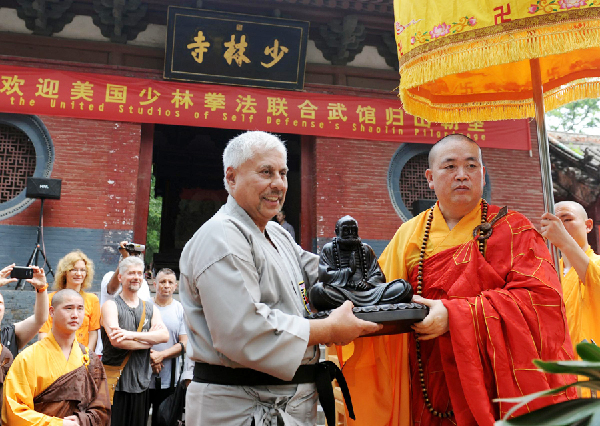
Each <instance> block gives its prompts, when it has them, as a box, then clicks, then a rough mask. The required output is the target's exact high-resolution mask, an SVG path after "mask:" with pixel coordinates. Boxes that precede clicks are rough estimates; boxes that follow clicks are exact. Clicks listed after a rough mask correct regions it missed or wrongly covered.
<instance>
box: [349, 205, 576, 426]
mask: <svg viewBox="0 0 600 426" xmlns="http://www.w3.org/2000/svg"><path fill="white" fill-rule="evenodd" d="M497 212H498V208H497V207H495V206H489V208H488V219H489V220H491V219H492V218H493V217H494V216H495V215H496V214H497ZM428 213H429V212H428V211H427V212H424V213H422V214H421V215H419V216H417V217H416V218H414V219H412V220H410V221H408V222H407V223H405V224H404V225H402V227H401V228H400V229H399V230H398V232H397V233H396V235H395V236H394V238H393V240H392V241H391V242H390V244H389V245H388V247H387V248H386V250H385V251H384V253H383V254H382V256H381V258H380V264H381V266H382V269H383V272H384V273H385V275H386V278H387V280H388V281H391V280H393V279H398V278H403V279H407V280H408V281H409V282H410V283H411V284H412V285H413V287H414V288H415V289H416V281H417V280H416V271H417V268H416V266H417V264H418V262H419V252H420V246H421V243H422V240H423V234H424V229H425V224H426V221H427V215H428ZM480 215H481V209H480V206H478V207H476V208H475V209H474V210H473V211H471V212H470V213H469V214H467V215H466V216H465V217H463V218H462V220H461V221H460V222H459V223H458V224H457V225H456V226H455V227H454V228H453V229H452V230H449V229H448V226H447V225H446V222H445V220H444V218H443V216H442V214H441V212H440V210H439V207H437V205H436V207H435V209H434V219H433V223H432V226H431V231H430V237H429V239H428V242H427V247H426V252H425V262H424V289H423V294H422V296H423V297H425V298H430V299H442V300H444V306H445V307H446V308H447V309H448V316H449V327H450V332H449V333H445V334H444V335H443V336H440V337H439V338H437V339H434V340H432V341H428V342H422V343H421V352H422V357H423V361H424V365H425V376H426V383H427V388H428V390H429V394H430V399H431V402H432V404H433V406H434V408H435V409H437V410H440V411H446V410H448V409H453V410H454V412H455V417H454V418H452V419H451V420H442V419H438V418H433V417H432V415H431V414H430V413H429V412H428V410H427V409H426V408H425V405H424V402H423V396H422V391H421V387H420V383H419V380H418V371H417V368H416V354H415V348H414V335H413V334H412V333H411V334H404V335H398V336H382V337H376V338H363V339H357V340H356V341H355V342H354V344H355V351H354V355H353V356H352V357H351V358H350V359H349V360H347V362H346V364H345V365H344V375H345V376H346V380H347V381H348V384H349V387H350V390H351V393H352V401H353V404H354V411H355V412H356V417H357V421H356V422H350V423H349V424H354V425H369V426H383V425H390V426H392V425H393V426H396V425H403V426H404V425H411V424H420V425H446V424H447V425H450V424H459V425H492V424H493V422H494V420H495V419H498V418H499V417H500V416H501V415H503V414H504V413H505V412H506V411H507V410H508V409H509V408H510V406H509V405H508V404H505V403H503V404H497V403H492V402H491V401H492V399H494V398H498V397H500V398H507V397H515V396H521V395H524V394H528V393H531V392H535V391H540V390H543V389H549V388H552V387H557V386H560V385H562V384H564V383H566V380H567V379H565V378H564V377H560V376H555V375H544V374H542V373H540V372H538V371H537V370H536V369H535V367H534V365H533V364H532V363H531V360H532V359H534V358H541V359H545V360H549V359H570V358H571V353H572V352H571V344H570V340H569V336H568V332H567V328H566V321H565V319H564V304H563V302H562V297H561V292H560V285H559V283H558V277H557V276H556V272H555V271H554V268H553V266H552V264H551V262H550V260H549V253H548V251H547V249H546V247H545V245H544V242H543V240H542V238H541V236H540V235H539V233H538V232H537V231H536V230H535V229H534V228H533V226H532V225H531V223H530V222H529V221H528V220H527V219H526V218H525V217H524V216H522V215H521V214H519V213H516V212H509V215H508V216H507V217H506V218H504V219H501V220H500V221H498V223H497V224H496V225H495V226H494V232H493V234H492V237H490V239H489V240H488V243H487V251H486V258H485V259H484V258H483V257H482V256H481V254H480V253H479V251H478V246H477V243H476V241H475V240H474V239H473V236H472V232H473V229H474V228H475V226H477V225H478V224H479V223H480V221H481V219H480V218H481V216H480ZM569 379H570V378H569ZM411 383H412V389H411ZM570 395H572V396H574V393H570ZM563 399H565V394H561V395H558V396H556V397H555V398H553V399H547V400H545V401H543V402H540V401H536V402H533V403H530V404H529V405H528V406H527V407H525V408H523V409H522V410H520V411H519V414H520V413H523V412H526V411H527V410H530V409H535V408H539V407H540V406H541V404H548V403H550V402H553V401H560V400H563ZM450 401H451V402H450Z"/></svg>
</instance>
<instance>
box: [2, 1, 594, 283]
mask: <svg viewBox="0 0 600 426" xmlns="http://www.w3.org/2000/svg"><path fill="white" fill-rule="evenodd" d="M215 22H217V23H216V24H215ZM400 30H401V28H399V27H398V26H397V25H395V23H394V18H393V10H392V0H257V1H252V2H248V1H242V0H205V1H203V0H198V1H180V2H169V1H168V0H120V1H116V0H63V1H60V2H41V3H40V2H38V1H37V0H18V1H16V0H0V241H2V250H0V265H6V264H10V263H13V262H15V263H16V264H18V265H23V264H25V263H26V262H27V260H28V258H29V257H30V256H31V254H32V251H33V249H34V247H35V244H36V232H37V229H38V223H39V219H40V205H41V200H40V199H37V198H28V197H26V190H25V187H26V178H27V177H36V178H50V179H60V180H61V192H60V199H46V200H45V201H44V202H45V205H44V211H43V240H44V246H43V248H44V249H45V253H46V255H47V258H48V261H49V263H50V264H51V266H52V268H54V269H55V268H56V264H57V262H58V260H59V259H60V258H61V257H62V256H63V255H64V254H66V253H67V252H69V251H71V250H74V249H81V250H83V251H84V252H85V253H86V254H87V255H88V256H90V257H91V258H92V259H93V260H94V262H95V264H96V276H95V279H94V291H97V290H98V288H99V283H100V279H101V277H102V276H103V275H104V273H106V272H107V271H110V270H114V268H115V266H116V263H117V261H118V252H117V250H116V247H117V244H118V243H119V242H120V241H122V240H130V241H134V242H136V243H141V244H144V243H145V242H146V238H147V236H146V233H147V222H148V210H149V200H150V189H151V183H152V181H153V179H154V182H155V191H156V195H157V196H160V197H162V214H161V227H160V249H159V252H158V253H157V254H156V255H155V263H156V266H158V267H160V266H170V267H176V266H177V264H178V259H179V254H180V252H181V249H182V248H183V246H184V244H185V243H186V241H187V240H188V239H189V238H190V237H191V235H192V234H193V233H194V232H195V230H196V229H197V228H198V227H199V226H201V225H202V223H203V222H204V221H205V220H207V219H208V218H209V217H211V215H212V214H214V212H216V211H217V210H218V209H219V207H220V206H221V205H222V204H223V203H224V202H225V200H226V197H227V193H226V191H225V189H224V188H223V182H222V178H223V170H222V163H221V155H222V152H223V149H224V147H225V145H226V143H227V141H228V140H229V139H231V138H232V137H233V136H235V135H237V134H239V133H240V132H242V131H245V130H264V131H269V132H273V133H276V134H280V135H281V137H282V138H283V139H284V140H285V141H286V142H287V147H288V165H289V169H290V173H289V190H288V195H287V200H286V203H285V206H284V209H285V211H286V215H287V217H286V219H287V221H288V222H289V223H291V224H292V226H293V227H294V228H295V230H296V238H297V241H298V243H299V244H301V245H302V246H303V247H304V248H306V249H309V250H313V251H317V250H318V248H319V247H322V246H323V244H324V243H325V242H327V241H329V239H330V238H331V237H333V235H334V226H335V223H336V221H337V220H338V219H339V218H340V217H342V216H344V215H351V216H352V217H354V218H355V219H357V221H358V223H359V226H360V237H361V238H362V239H363V241H364V242H366V243H368V244H370V245H371V246H372V247H373V248H374V249H375V251H376V253H377V254H380V253H381V251H382V250H383V248H384V247H385V245H386V244H387V242H388V241H389V240H390V239H391V238H392V236H393V235H394V233H395V231H396V230H397V229H398V227H399V226H400V225H401V224H402V223H403V221H406V220H408V219H410V218H411V217H413V216H414V215H415V214H417V213H418V212H420V211H422V210H423V209H424V208H427V207H428V206H429V205H430V204H431V202H432V200H433V199H434V194H433V191H431V190H430V189H429V188H428V186H427V183H426V180H425V178H424V171H425V169H426V168H427V152H428V150H429V148H430V146H431V144H432V143H434V142H435V141H436V140H438V139H439V138H441V137H442V136H444V135H446V134H451V133H456V132H459V133H464V134H468V135H469V136H470V137H472V138H473V139H474V140H476V141H477V142H478V143H480V144H481V146H482V149H483V156H484V162H485V166H486V180H487V185H486V188H485V196H486V198H487V199H488V201H490V202H491V203H494V204H498V205H508V207H509V208H511V209H515V210H519V211H521V212H522V213H524V214H525V215H526V216H528V217H529V218H530V219H531V220H532V221H533V222H534V223H536V224H537V223H538V222H539V217H540V215H541V214H542V212H543V199H542V191H541V183H540V165H539V156H538V143H537V137H536V134H535V127H534V123H531V122H529V121H527V120H512V121H504V122H475V123H464V124H444V123H429V122H427V121H424V120H421V119H419V118H416V117H413V116H410V115H408V114H406V113H405V112H404V111H403V109H402V105H401V102H400V101H399V99H398V98H397V96H396V92H395V90H394V89H395V88H396V87H397V86H398V79H399V76H398V72H397V68H398V57H397V46H396V45H395V41H394V33H393V32H394V31H400ZM464 89H465V90H468V88H464ZM553 147H554V148H553V150H554V151H555V153H554V154H553V155H554V157H553V158H557V159H560V161H561V162H563V163H564V164H565V165H568V167H575V168H577V167H580V166H581V167H585V173H592V172H591V171H587V170H588V169H587V167H588V165H589V164H591V163H589V162H586V161H584V160H585V158H586V154H585V152H584V153H583V154H581V155H580V156H576V155H569V154H567V153H563V151H562V149H563V148H562V147H561V146H560V145H558V144H553ZM563 163H561V164H563ZM584 165H585V166H584ZM565 167H566V166H565ZM560 173H562V172H560ZM560 173H559V175H558V176H555V179H556V180H557V181H559V182H561V183H560V185H561V188H562V187H563V186H562V185H567V186H568V185H571V186H568V187H567V186H565V187H564V188H565V191H579V190H578V189H575V187H577V185H580V186H582V185H583V186H585V184H584V183H583V181H582V180H577V179H576V178H573V177H569V176H570V175H569V176H567V175H564V176H563V175H561V174H560ZM563 178H564V179H563ZM569 179H571V181H572V182H571V184H567V183H564V182H566V180H569ZM594 179H596V181H597V180H598V177H597V175H595V177H594ZM596 186H597V185H596ZM597 193H598V190H597V189H593V190H592V193H590V194H587V195H586V197H588V198H586V203H587V204H586V206H593V209H597V208H596V207H595V206H596V205H597V204H598V203H597V201H596V200H597ZM38 263H39V264H42V263H43V260H42V259H40V260H39V261H38Z"/></svg>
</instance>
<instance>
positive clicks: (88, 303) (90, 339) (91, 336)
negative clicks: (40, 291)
mask: <svg viewBox="0 0 600 426" xmlns="http://www.w3.org/2000/svg"><path fill="white" fill-rule="evenodd" d="M93 279H94V262H92V260H91V259H90V258H89V257H87V256H86V255H85V253H83V252H82V251H81V250H75V251H72V252H71V253H69V254H67V255H66V256H65V257H63V258H62V259H60V261H59V262H58V267H57V268H56V279H55V280H54V289H55V290H56V291H58V290H62V289H64V288H70V289H72V290H75V291H77V292H78V293H79V294H81V296H82V297H83V302H84V307H85V315H84V317H83V324H81V327H80V328H79V330H77V341H78V342H79V343H81V344H82V345H84V346H86V347H88V348H89V350H90V351H93V350H94V349H95V348H96V342H98V334H99V333H98V330H99V329H100V301H99V300H98V296H96V295H95V294H94V293H87V292H85V291H84V290H87V289H88V288H90V287H91V286H92V280H93ZM56 291H55V292H53V293H51V294H50V297H49V299H50V303H52V296H54V294H55V293H56ZM51 329H52V317H50V318H48V320H47V321H46V323H45V324H44V325H43V326H42V328H41V329H40V340H42V339H43V338H44V337H46V335H47V334H48V333H49V332H50V330H51Z"/></svg>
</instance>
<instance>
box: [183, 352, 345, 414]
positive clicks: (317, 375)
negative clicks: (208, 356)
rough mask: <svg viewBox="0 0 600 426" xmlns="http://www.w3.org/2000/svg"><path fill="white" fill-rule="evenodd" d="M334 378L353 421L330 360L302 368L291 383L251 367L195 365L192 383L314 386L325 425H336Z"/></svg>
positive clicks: (340, 380) (340, 375) (341, 376)
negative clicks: (309, 384) (304, 384)
mask: <svg viewBox="0 0 600 426" xmlns="http://www.w3.org/2000/svg"><path fill="white" fill-rule="evenodd" d="M334 379H336V380H337V381H338V384H339V385H340V388H341V390H342V395H344V401H345V402H346V406H347V407H348V414H349V415H350V418H351V419H352V420H355V416H354V409H353V407H352V399H351V398H350V391H349V390H348V385H347V384H346V379H345V378H344V374H343V373H342V370H340V369H339V367H338V366H337V365H336V364H335V363H333V362H332V361H324V362H320V363H318V364H312V365H301V366H300V367H298V370H296V374H294V377H292V380H289V381H286V380H281V379H278V378H277V377H273V376H271V375H270V374H267V373H263V372H261V371H257V370H252V369H250V368H230V367H225V366H223V365H212V364H204V363H200V362H197V363H195V365H194V379H193V380H194V382H198V383H213V384H217V385H227V386H275V385H289V384H299V383H314V384H315V385H316V386H317V392H318V393H319V402H320V403H321V407H323V412H324V413H325V418H326V419H327V424H328V425H335V398H334V396H333V386H332V385H331V382H332V381H333V380H334Z"/></svg>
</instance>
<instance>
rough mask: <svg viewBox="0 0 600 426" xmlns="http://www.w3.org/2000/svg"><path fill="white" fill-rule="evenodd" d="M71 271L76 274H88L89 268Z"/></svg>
mask: <svg viewBox="0 0 600 426" xmlns="http://www.w3.org/2000/svg"><path fill="white" fill-rule="evenodd" d="M69 272H70V273H72V274H76V273H77V272H79V273H80V274H87V269H71V270H70V271H69Z"/></svg>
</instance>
